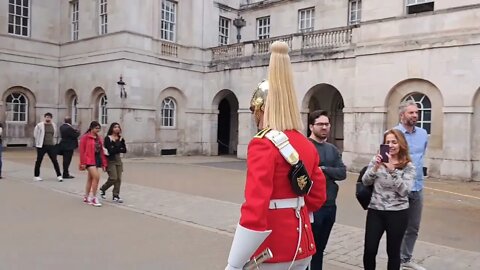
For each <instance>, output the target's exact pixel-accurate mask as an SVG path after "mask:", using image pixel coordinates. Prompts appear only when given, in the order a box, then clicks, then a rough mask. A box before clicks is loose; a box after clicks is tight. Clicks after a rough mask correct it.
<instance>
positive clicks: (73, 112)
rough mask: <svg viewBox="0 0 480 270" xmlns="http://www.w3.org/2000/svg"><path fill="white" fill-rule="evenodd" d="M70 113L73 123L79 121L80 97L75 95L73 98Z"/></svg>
mask: <svg viewBox="0 0 480 270" xmlns="http://www.w3.org/2000/svg"><path fill="white" fill-rule="evenodd" d="M70 106H71V107H70V115H71V116H72V124H74V125H75V124H77V123H78V98H77V96H74V97H73V98H72V103H71V104H70Z"/></svg>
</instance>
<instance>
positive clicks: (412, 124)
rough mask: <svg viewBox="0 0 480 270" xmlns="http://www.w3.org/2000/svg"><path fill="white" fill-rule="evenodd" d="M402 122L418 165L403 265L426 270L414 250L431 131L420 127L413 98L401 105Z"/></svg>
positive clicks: (401, 127) (403, 251)
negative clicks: (429, 132) (418, 261)
mask: <svg viewBox="0 0 480 270" xmlns="http://www.w3.org/2000/svg"><path fill="white" fill-rule="evenodd" d="M399 115H400V123H399V124H398V125H397V126H396V127H394V128H395V129H398V130H400V131H401V132H402V133H403V134H404V136H405V138H406V140H407V143H408V149H409V151H410V156H411V157H412V161H413V164H414V165H415V168H416V175H415V182H414V184H413V187H412V191H411V192H410V194H409V195H408V200H409V204H410V208H409V209H408V226H407V230H406V232H405V236H404V237H403V242H402V248H401V260H402V268H403V269H409V270H425V268H424V267H423V266H421V265H419V264H418V263H417V262H416V261H415V260H414V259H413V249H414V247H415V242H416V241H417V238H418V232H419V230H420V222H421V220H422V209H423V186H424V182H423V180H424V175H423V166H424V158H425V152H426V151H427V145H428V133H427V131H426V130H425V129H423V128H420V127H417V126H416V124H417V121H418V106H417V103H415V101H413V100H406V101H404V102H402V103H401V104H400V106H399Z"/></svg>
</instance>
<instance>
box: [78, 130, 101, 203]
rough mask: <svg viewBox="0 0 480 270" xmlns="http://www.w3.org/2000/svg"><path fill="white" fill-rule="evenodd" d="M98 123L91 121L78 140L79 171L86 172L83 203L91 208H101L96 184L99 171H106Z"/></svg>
mask: <svg viewBox="0 0 480 270" xmlns="http://www.w3.org/2000/svg"><path fill="white" fill-rule="evenodd" d="M100 128H101V126H100V123H98V122H97V121H92V122H91V123H90V127H89V128H88V130H87V132H86V133H85V134H84V135H83V136H82V138H81V139H80V147H79V150H80V168H79V169H80V170H81V171H84V170H87V171H88V176H87V183H86V185H85V195H84V197H83V202H84V203H88V204H91V205H93V206H97V207H99V206H102V203H100V201H99V200H98V198H97V189H98V182H99V181H100V171H99V168H102V169H103V171H106V167H107V159H106V158H105V154H104V153H103V141H102V138H101V137H100V134H99V132H100Z"/></svg>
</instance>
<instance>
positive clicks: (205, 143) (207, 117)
mask: <svg viewBox="0 0 480 270" xmlns="http://www.w3.org/2000/svg"><path fill="white" fill-rule="evenodd" d="M217 131H218V110H212V111H209V112H204V113H203V115H202V140H201V141H202V154H203V155H207V156H216V155H218V143H217Z"/></svg>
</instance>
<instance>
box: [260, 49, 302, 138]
mask: <svg viewBox="0 0 480 270" xmlns="http://www.w3.org/2000/svg"><path fill="white" fill-rule="evenodd" d="M270 49H271V51H272V54H271V55H270V64H269V67H268V84H269V87H268V88H269V89H268V98H267V101H266V104H265V115H264V119H263V125H264V126H265V127H269V128H272V129H275V130H279V131H284V130H289V129H296V130H302V129H303V124H302V121H301V119H300V111H299V109H298V102H297V96H296V94H295V88H294V87H293V72H292V64H291V63H290V57H289V56H288V45H287V43H285V42H283V41H275V42H274V43H273V44H272V45H271V46H270Z"/></svg>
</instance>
